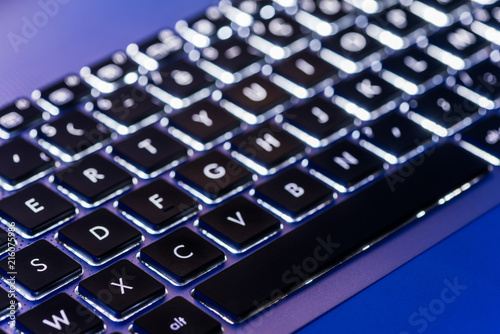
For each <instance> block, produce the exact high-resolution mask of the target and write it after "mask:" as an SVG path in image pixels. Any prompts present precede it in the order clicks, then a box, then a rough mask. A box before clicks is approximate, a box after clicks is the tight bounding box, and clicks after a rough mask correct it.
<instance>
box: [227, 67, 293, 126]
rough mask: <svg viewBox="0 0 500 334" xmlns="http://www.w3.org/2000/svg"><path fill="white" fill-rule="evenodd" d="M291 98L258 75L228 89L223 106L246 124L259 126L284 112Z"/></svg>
mask: <svg viewBox="0 0 500 334" xmlns="http://www.w3.org/2000/svg"><path fill="white" fill-rule="evenodd" d="M289 98H290V96H289V95H288V94H287V93H286V92H285V91H284V90H283V89H281V88H279V87H278V86H276V85H275V84H273V83H271V82H270V81H269V80H267V79H266V78H264V77H262V76H261V75H259V74H257V75H254V76H251V77H249V78H246V79H244V80H243V81H241V82H239V83H237V84H235V85H233V86H232V87H230V88H228V89H226V90H225V91H224V92H223V100H222V101H221V105H222V107H224V108H226V109H227V110H228V111H230V112H231V113H233V114H235V115H236V116H238V117H239V118H241V119H242V120H244V121H245V122H247V123H250V124H257V123H262V122H263V121H264V120H266V119H268V118H270V117H272V116H274V115H275V114H277V113H279V112H281V111H283V103H284V102H285V101H287V100H288V99H289Z"/></svg>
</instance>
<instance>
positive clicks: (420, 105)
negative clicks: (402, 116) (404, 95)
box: [408, 86, 479, 137]
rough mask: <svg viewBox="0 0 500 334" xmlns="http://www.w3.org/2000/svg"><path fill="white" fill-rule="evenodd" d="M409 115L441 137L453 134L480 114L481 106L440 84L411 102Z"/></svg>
mask: <svg viewBox="0 0 500 334" xmlns="http://www.w3.org/2000/svg"><path fill="white" fill-rule="evenodd" d="M411 109H412V111H410V112H409V115H408V116H409V117H410V119H411V120H413V121H414V122H416V123H418V124H420V125H421V126H423V127H424V128H426V129H428V130H430V131H432V132H434V133H435V134H437V135H438V136H440V137H446V136H451V135H453V134H454V133H455V132H457V131H460V130H461V129H463V128H464V127H465V126H467V125H468V124H469V122H470V120H474V119H475V118H477V116H478V111H479V106H478V105H476V104H475V103H473V102H471V101H469V100H467V99H465V98H463V97H461V96H459V95H458V94H456V93H454V92H453V91H451V90H450V89H448V88H446V87H444V86H438V87H436V88H434V89H432V90H430V91H428V92H427V93H425V94H424V95H422V96H421V97H419V98H418V99H416V100H415V101H414V102H413V103H412V104H411Z"/></svg>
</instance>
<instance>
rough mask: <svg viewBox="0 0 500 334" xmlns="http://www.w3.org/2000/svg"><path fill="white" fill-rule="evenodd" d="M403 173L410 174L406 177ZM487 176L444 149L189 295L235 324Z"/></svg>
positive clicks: (470, 159) (459, 153)
mask: <svg viewBox="0 0 500 334" xmlns="http://www.w3.org/2000/svg"><path fill="white" fill-rule="evenodd" d="M419 162H422V160H420V161H419ZM456 166H460V168H458V169H457V168H456ZM404 168H410V170H412V171H413V172H412V173H411V174H410V175H408V173H406V172H407V171H408V169H406V170H405V169H404ZM403 170H405V172H403ZM450 171H452V172H450ZM487 172H488V165H487V164H486V163H484V162H483V161H481V160H480V159H478V158H475V157H474V156H472V155H471V154H469V153H467V152H466V151H464V150H462V149H460V148H457V147H455V146H452V145H451V144H445V145H443V146H441V147H439V148H437V149H436V150H435V151H434V153H433V154H430V155H427V156H425V159H424V160H423V163H422V164H420V163H419V164H415V163H411V162H410V163H408V164H407V165H406V166H404V167H402V169H399V170H397V171H396V172H395V173H394V174H391V175H388V178H384V179H380V180H379V181H377V182H376V183H375V184H373V185H372V186H371V187H369V188H366V189H365V190H364V191H361V192H359V193H357V194H356V195H354V196H353V197H351V198H349V199H347V200H345V201H343V202H342V203H340V204H338V205H336V206H333V207H332V208H330V209H328V210H326V211H324V212H323V213H321V214H319V215H318V216H316V217H315V218H313V219H312V220H311V221H309V222H307V224H303V225H301V226H299V227H298V228H296V229H294V230H292V231H291V232H289V233H287V234H285V235H284V236H282V237H280V238H278V239H276V240H275V241H274V242H272V243H270V244H269V245H267V246H264V247H262V248H260V249H259V250H257V251H256V252H254V253H252V254H250V255H249V256H247V257H245V258H243V259H242V260H240V261H239V262H237V263H235V264H233V265H232V266H230V267H228V268H226V269H224V270H223V271H221V272H219V273H217V274H215V275H214V276H212V277H210V278H209V279H207V280H205V281H204V282H202V283H200V284H198V285H197V286H196V287H195V289H194V291H193V296H194V297H195V298H196V299H198V300H199V301H200V302H202V303H204V304H206V305H208V306H209V307H211V308H214V309H215V310H217V312H220V313H222V314H224V316H225V317H226V318H227V319H229V321H230V322H238V323H239V322H241V321H243V320H245V319H248V318H249V317H250V316H252V315H253V314H256V313H258V312H259V311H261V310H263V309H265V308H266V307H268V306H270V305H271V304H273V303H274V302H276V301H278V300H279V299H281V298H283V297H285V296H287V295H288V294H290V293H291V292H293V291H295V290H298V289H299V288H301V287H302V286H304V285H305V284H306V283H308V282H310V281H311V280H312V279H314V278H316V277H317V276H319V275H321V274H322V273H324V272H325V271H327V270H330V269H331V268H333V267H336V266H337V265H338V264H339V263H341V262H343V261H345V260H346V259H347V258H349V257H351V256H353V255H355V254H357V253H359V252H361V251H362V250H363V249H366V248H367V247H365V246H367V245H372V244H373V243H375V242H376V241H378V240H380V239H381V238H382V237H383V236H386V235H387V234H388V233H390V232H392V231H394V230H396V229H397V228H399V227H401V226H402V225H404V224H405V223H407V222H408V221H410V220H413V219H414V218H415V217H416V216H418V214H419V213H421V212H422V211H427V210H430V209H431V208H432V207H434V206H435V205H437V203H438V201H439V200H440V199H442V198H443V197H444V196H446V195H448V194H450V193H452V192H453V191H455V190H456V189H459V188H460V187H462V186H463V185H464V184H466V183H467V182H469V181H472V180H474V179H476V178H477V177H480V176H482V175H484V174H486V173H487ZM403 175H404V176H403ZM443 202H444V200H443ZM359 208H362V210H360V209H359ZM276 254H282V256H276Z"/></svg>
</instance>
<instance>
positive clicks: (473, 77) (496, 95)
mask: <svg viewBox="0 0 500 334" xmlns="http://www.w3.org/2000/svg"><path fill="white" fill-rule="evenodd" d="M456 79H457V84H458V85H459V87H458V88H457V92H458V93H459V94H460V95H462V96H463V97H465V98H467V99H469V100H471V101H472V102H474V103H476V104H478V105H480V106H481V107H483V108H485V109H488V110H491V109H495V108H496V107H498V106H499V104H500V103H499V100H500V89H499V88H500V68H499V67H498V64H495V63H493V62H491V61H489V60H486V61H483V62H481V63H479V64H477V65H474V66H473V67H471V68H469V69H468V70H466V71H460V72H459V73H458V75H457V76H456Z"/></svg>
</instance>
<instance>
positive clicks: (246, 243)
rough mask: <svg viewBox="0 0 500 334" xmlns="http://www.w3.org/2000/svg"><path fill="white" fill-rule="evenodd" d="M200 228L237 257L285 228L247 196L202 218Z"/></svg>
mask: <svg viewBox="0 0 500 334" xmlns="http://www.w3.org/2000/svg"><path fill="white" fill-rule="evenodd" d="M197 225H198V227H199V228H200V229H202V230H203V231H204V233H205V234H207V235H208V236H209V237H211V238H215V240H216V241H217V242H218V243H219V244H221V245H223V246H224V247H226V248H227V249H229V250H230V251H231V252H233V253H241V252H244V251H246V250H248V249H250V248H251V247H253V246H255V245H256V244H258V243H260V242H262V241H264V240H266V239H267V238H269V237H270V236H272V235H274V234H275V233H277V232H278V231H279V230H280V228H281V224H280V221H279V219H278V218H276V217H274V216H273V215H271V214H270V213H268V212H267V211H266V210H264V209H262V208H261V207H260V206H258V205H257V204H255V203H253V202H252V201H250V200H248V199H246V198H245V197H243V196H239V197H235V198H234V199H231V200H230V201H228V202H226V203H224V204H222V205H220V206H219V207H217V208H215V209H213V210H212V211H210V212H208V213H205V214H203V215H201V216H200V218H199V220H198V223H197Z"/></svg>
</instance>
